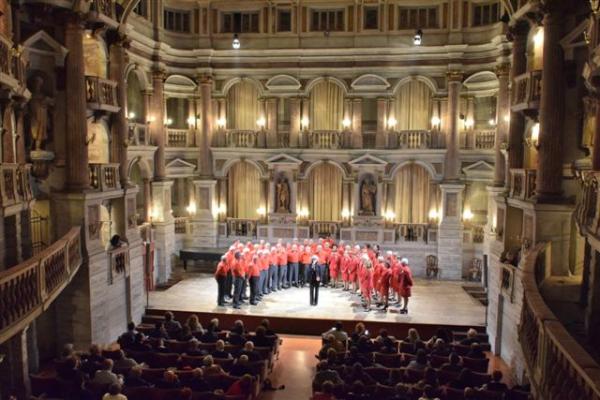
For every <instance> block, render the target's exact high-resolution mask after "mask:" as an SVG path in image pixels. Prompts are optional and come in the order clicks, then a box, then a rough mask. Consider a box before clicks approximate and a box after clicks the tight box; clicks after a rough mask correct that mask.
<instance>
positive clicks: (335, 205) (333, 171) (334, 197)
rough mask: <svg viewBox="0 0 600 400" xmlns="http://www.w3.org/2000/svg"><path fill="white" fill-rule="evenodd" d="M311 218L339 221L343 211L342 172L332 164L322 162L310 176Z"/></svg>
mask: <svg viewBox="0 0 600 400" xmlns="http://www.w3.org/2000/svg"><path fill="white" fill-rule="evenodd" d="M309 201H310V214H311V218H312V219H313V220H315V221H339V219H340V217H341V213H342V173H341V172H340V171H339V170H338V169H337V167H335V166H334V165H331V164H321V165H319V166H317V167H316V168H315V169H313V170H312V171H311V173H310V177H309Z"/></svg>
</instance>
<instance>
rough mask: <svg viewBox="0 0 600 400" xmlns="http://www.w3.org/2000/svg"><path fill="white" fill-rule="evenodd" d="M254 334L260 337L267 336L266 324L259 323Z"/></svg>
mask: <svg viewBox="0 0 600 400" xmlns="http://www.w3.org/2000/svg"><path fill="white" fill-rule="evenodd" d="M254 335H255V336H256V337H258V338H263V337H265V336H267V330H266V329H265V327H264V326H262V325H259V326H258V327H257V328H256V330H255V331H254Z"/></svg>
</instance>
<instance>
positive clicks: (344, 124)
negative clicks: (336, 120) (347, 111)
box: [342, 118, 352, 129]
mask: <svg viewBox="0 0 600 400" xmlns="http://www.w3.org/2000/svg"><path fill="white" fill-rule="evenodd" d="M350 125H352V121H350V119H349V118H344V119H343V120H342V127H343V128H344V129H348V128H350Z"/></svg>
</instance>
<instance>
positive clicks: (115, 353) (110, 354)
mask: <svg viewBox="0 0 600 400" xmlns="http://www.w3.org/2000/svg"><path fill="white" fill-rule="evenodd" d="M120 353H121V350H120V349H117V350H102V357H104V358H110V359H111V360H117V359H118V358H119V357H120V356H121V354H120Z"/></svg>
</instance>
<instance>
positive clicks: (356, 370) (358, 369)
mask: <svg viewBox="0 0 600 400" xmlns="http://www.w3.org/2000/svg"><path fill="white" fill-rule="evenodd" d="M362 372H363V366H362V364H361V363H359V362H355V363H354V364H352V373H353V374H362Z"/></svg>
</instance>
